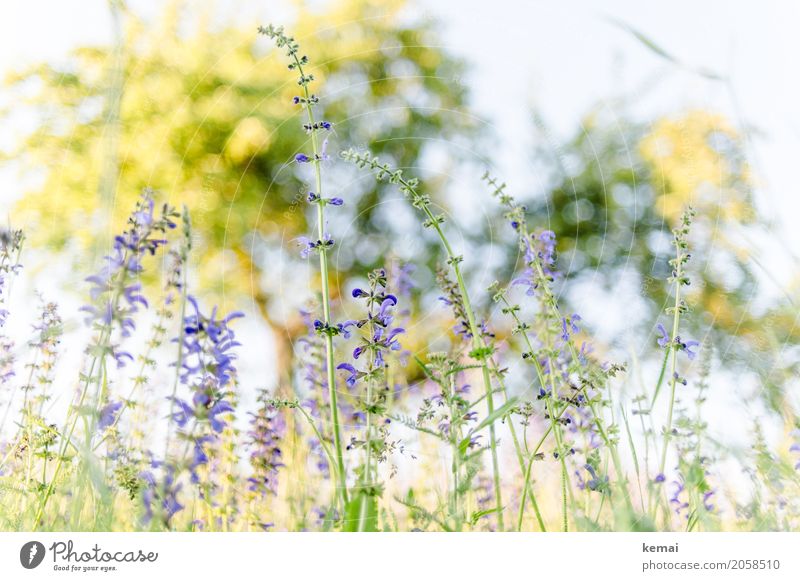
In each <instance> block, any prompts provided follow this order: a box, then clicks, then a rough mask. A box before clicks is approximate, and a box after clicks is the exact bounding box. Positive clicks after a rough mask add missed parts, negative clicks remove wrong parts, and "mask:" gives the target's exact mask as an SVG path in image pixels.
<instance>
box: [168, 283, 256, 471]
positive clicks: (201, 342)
mask: <svg viewBox="0 0 800 581" xmlns="http://www.w3.org/2000/svg"><path fill="white" fill-rule="evenodd" d="M188 300H189V303H190V304H191V306H192V309H193V311H194V312H193V313H192V314H190V315H188V316H187V317H186V318H185V319H184V322H183V335H182V336H183V343H182V349H183V352H184V356H183V359H182V360H183V363H182V370H181V381H182V382H183V383H184V384H188V385H189V387H190V388H191V390H192V398H191V400H190V401H186V400H184V399H180V398H177V397H176V398H174V400H173V404H174V405H173V411H172V419H173V421H174V422H175V424H176V425H177V426H178V427H180V428H184V427H185V426H186V425H187V424H188V423H189V421H190V420H194V428H193V431H192V433H191V434H190V440H191V441H192V443H193V444H194V458H193V461H192V463H191V465H190V468H191V470H192V476H193V479H195V480H196V479H197V473H196V469H197V468H198V467H199V466H201V465H204V464H207V463H208V455H207V454H206V451H205V446H206V445H208V444H210V443H213V442H216V441H217V434H219V433H220V432H222V430H223V429H224V428H225V426H226V425H227V421H228V420H227V417H228V415H229V414H231V413H232V412H233V411H234V406H233V403H232V401H231V392H230V390H229V387H230V384H231V383H232V381H233V380H234V377H235V375H236V367H235V365H234V363H235V360H236V355H235V353H234V350H235V348H236V347H238V346H239V343H238V342H237V341H236V336H235V334H234V332H233V329H231V328H230V326H229V325H230V323H231V321H233V320H235V319H238V318H240V317H243V316H244V315H243V314H242V313H240V312H233V313H230V314H229V315H227V316H224V317H222V318H217V309H216V307H214V308H213V309H212V311H211V314H210V315H208V316H206V315H203V313H202V312H201V310H200V306H199V304H198V302H197V299H195V298H194V297H193V296H189V297H188ZM176 340H177V339H176ZM204 426H207V427H208V428H210V431H209V430H207V429H205V428H204ZM198 430H199V431H200V433H197V431H198Z"/></svg>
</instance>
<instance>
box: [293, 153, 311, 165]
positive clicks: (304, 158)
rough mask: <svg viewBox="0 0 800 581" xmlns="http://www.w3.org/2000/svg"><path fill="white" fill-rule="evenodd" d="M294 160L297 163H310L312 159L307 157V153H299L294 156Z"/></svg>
mask: <svg viewBox="0 0 800 581" xmlns="http://www.w3.org/2000/svg"><path fill="white" fill-rule="evenodd" d="M294 160H295V161H296V162H297V163H309V162H310V161H311V158H310V157H309V156H307V155H306V154H305V153H298V154H297V155H295V156H294Z"/></svg>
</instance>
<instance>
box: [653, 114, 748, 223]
mask: <svg viewBox="0 0 800 581" xmlns="http://www.w3.org/2000/svg"><path fill="white" fill-rule="evenodd" d="M739 142H740V136H739V134H738V132H737V131H736V130H735V129H734V128H733V127H732V126H731V125H730V123H728V121H727V120H726V119H725V117H724V116H722V115H719V114H716V113H711V112H708V111H703V110H692V111H688V112H686V113H685V114H682V115H680V116H678V117H664V118H661V119H659V120H658V121H656V122H655V123H654V124H653V126H652V130H651V131H650V132H649V133H648V134H647V135H645V137H644V138H643V139H642V140H641V142H640V143H639V149H640V152H641V154H642V157H643V159H644V160H645V162H646V163H647V164H648V165H649V167H650V169H651V172H652V174H653V176H654V177H653V187H654V188H655V190H656V194H657V198H656V209H657V210H658V212H659V213H660V214H661V215H662V216H663V217H664V218H666V220H667V221H668V222H669V223H670V224H673V225H674V224H676V223H677V221H678V219H679V217H680V215H681V212H683V210H684V208H685V207H686V206H687V205H691V206H693V207H694V208H695V209H697V210H698V213H699V214H700V215H704V216H708V217H711V218H713V219H720V220H723V221H726V222H745V221H748V220H750V219H751V218H752V208H751V205H750V201H749V190H750V187H751V185H752V184H751V175H750V171H749V168H748V166H747V164H746V162H745V161H744V160H739V159H737V156H736V155H730V154H729V153H730V152H724V151H723V150H722V148H725V147H726V144H732V145H736V146H737V149H738V146H739V145H740V143H739Z"/></svg>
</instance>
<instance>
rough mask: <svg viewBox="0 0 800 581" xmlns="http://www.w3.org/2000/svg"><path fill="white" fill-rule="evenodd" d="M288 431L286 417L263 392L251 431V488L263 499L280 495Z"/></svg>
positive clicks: (252, 415) (253, 418) (252, 421)
mask: <svg viewBox="0 0 800 581" xmlns="http://www.w3.org/2000/svg"><path fill="white" fill-rule="evenodd" d="M285 429H286V424H285V422H284V420H283V416H282V415H281V414H280V413H279V411H278V410H277V409H275V406H274V405H273V404H272V403H271V402H270V401H269V400H268V398H267V396H266V394H265V393H264V392H262V393H261V394H260V395H259V407H258V411H257V412H256V413H250V430H249V431H248V432H247V435H248V442H247V445H248V447H249V448H250V466H251V467H252V469H253V473H252V474H251V475H250V477H249V478H248V479H247V481H248V489H249V490H250V491H251V492H253V493H255V494H256V495H257V496H259V497H264V496H266V495H267V494H273V495H275V494H277V493H278V469H279V468H281V467H282V466H283V452H282V450H281V440H282V438H283V435H284V431H285Z"/></svg>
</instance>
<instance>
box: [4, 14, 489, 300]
mask: <svg viewBox="0 0 800 581" xmlns="http://www.w3.org/2000/svg"><path fill="white" fill-rule="evenodd" d="M190 4H191V3H188V2H181V1H172V2H169V3H168V4H167V6H166V9H165V10H164V11H163V12H162V13H161V14H160V15H159V17H158V18H157V20H156V21H154V22H145V21H143V20H142V19H140V18H139V17H137V15H135V14H133V13H131V12H129V11H128V10H127V9H126V8H125V6H124V5H122V4H118V3H112V5H111V9H112V14H113V21H114V22H115V24H116V26H117V27H118V39H119V42H118V45H117V46H116V47H114V46H112V47H83V48H80V49H78V50H76V51H75V52H74V54H72V55H71V57H70V58H69V59H68V60H67V61H66V62H65V63H60V64H47V63H43V64H40V65H37V66H34V67H32V68H29V69H27V70H24V71H21V72H20V73H18V74H16V75H14V76H12V77H10V78H8V79H7V80H6V83H7V87H8V88H10V89H12V90H18V91H19V93H20V95H21V96H24V102H25V104H26V106H27V107H29V108H31V109H33V110H34V111H35V112H36V116H37V119H38V120H39V124H38V127H37V128H36V130H35V131H32V132H31V133H30V134H29V135H28V136H27V137H26V138H25V139H24V140H22V141H20V142H19V143H18V147H17V148H16V150H15V151H12V152H10V153H9V154H8V155H7V158H10V159H14V160H17V161H22V163H23V168H24V170H25V171H27V172H32V173H33V174H35V175H37V176H38V178H39V179H38V185H37V187H35V188H33V189H31V190H30V191H29V192H27V194H26V195H25V196H24V198H23V199H22V200H21V201H20V202H19V203H18V205H17V208H16V214H17V216H16V217H17V221H18V222H19V223H24V224H26V225H27V226H28V230H29V232H30V238H31V239H32V245H33V246H37V245H41V244H44V245H47V247H48V248H49V249H51V250H54V251H59V250H70V249H72V250H74V251H76V252H75V253H74V255H75V256H76V257H86V256H90V257H93V258H91V259H92V260H95V259H96V258H97V256H98V253H102V252H103V248H104V242H107V236H108V235H110V234H111V233H112V232H114V231H116V230H117V229H118V227H119V222H120V221H121V220H123V219H124V217H125V215H126V214H127V213H128V212H129V209H130V207H131V206H132V204H133V201H134V199H135V197H136V196H137V194H138V193H139V192H140V191H141V189H142V188H143V187H152V188H154V189H156V190H160V191H162V192H163V197H164V198H165V200H166V201H169V202H170V203H173V204H182V203H183V204H187V205H188V207H189V209H190V212H191V215H192V219H193V225H194V233H195V238H196V240H195V248H196V250H195V253H196V254H195V256H196V257H200V259H199V260H198V261H197V262H198V267H199V269H200V274H201V277H200V278H201V281H202V284H203V286H204V287H206V288H207V289H210V290H212V291H216V293H217V294H218V295H219V296H220V297H221V298H225V299H226V300H228V299H231V298H232V299H233V300H235V299H236V297H237V296H239V297H241V294H242V293H244V294H245V295H246V296H248V297H250V296H253V297H255V298H256V299H257V302H258V304H259V306H260V307H261V308H262V309H264V311H263V312H264V313H265V314H268V310H267V303H268V297H267V296H266V294H265V292H264V289H263V288H261V287H262V285H260V284H259V283H258V281H259V280H260V279H261V277H262V274H266V275H269V273H268V272H267V273H264V272H263V270H264V269H265V268H266V267H267V265H266V264H264V261H265V259H259V258H258V255H259V248H260V247H261V242H263V241H265V240H266V241H273V242H277V243H283V244H284V245H286V246H287V247H288V246H289V244H287V243H289V242H290V241H291V240H292V239H293V238H296V237H297V236H299V235H301V234H304V233H305V232H306V231H307V229H308V228H309V224H308V223H307V220H306V212H305V203H304V201H305V200H304V192H305V190H304V188H303V180H302V175H300V174H299V171H298V168H297V166H296V164H292V161H293V158H294V156H295V154H296V153H298V152H301V151H305V150H307V149H308V144H307V142H306V136H305V135H304V132H303V131H302V128H301V124H302V118H301V117H300V113H301V111H300V109H299V108H298V107H296V106H295V105H293V104H292V97H294V95H295V94H296V93H297V87H296V85H295V83H294V75H293V74H292V73H291V72H290V71H288V70H286V66H285V63H284V59H283V58H280V57H281V56H282V55H281V54H280V53H279V52H277V51H275V49H273V47H272V46H271V44H270V43H269V42H266V41H265V39H263V37H260V36H259V35H257V34H256V27H257V25H258V24H261V23H260V22H253V23H251V24H250V25H248V26H239V25H234V24H232V23H230V22H228V23H226V22H222V23H220V22H219V21H218V19H216V18H215V17H214V14H215V5H214V4H213V3H211V4H209V5H206V7H205V8H204V9H203V10H199V11H198V10H196V9H195V10H189V8H190ZM405 8H406V5H405V2H404V1H403V0H392V1H390V2H385V1H383V2H374V1H370V0H346V1H344V2H336V3H331V4H330V5H326V7H325V8H322V9H321V10H318V11H312V10H309V9H307V8H305V7H303V5H302V4H298V6H297V10H298V12H297V14H296V15H294V17H293V18H292V21H293V22H289V23H287V28H288V29H289V30H291V34H293V35H294V36H296V37H297V38H298V40H299V41H300V43H301V45H302V48H303V51H304V53H305V54H308V55H309V57H310V58H311V68H310V72H312V73H313V74H314V76H315V78H316V82H315V85H314V88H313V90H314V91H315V92H316V93H317V94H319V95H320V96H321V98H322V103H321V104H322V107H323V109H324V111H325V117H326V119H329V120H331V121H332V122H334V123H335V133H334V136H333V138H332V145H331V147H330V150H329V153H330V154H331V155H332V156H336V154H337V152H338V149H340V146H349V145H351V144H358V145H361V146H365V147H369V148H370V149H371V150H373V151H375V152H376V153H379V154H388V155H390V156H391V158H392V159H393V160H395V162H396V163H398V164H399V165H401V166H403V167H413V166H415V165H419V160H420V158H421V157H422V156H424V155H426V154H427V153H428V151H429V150H430V149H431V148H433V147H435V146H436V143H437V142H447V141H451V142H461V143H468V142H470V141H471V140H472V139H473V138H474V137H475V136H476V135H477V132H478V128H477V125H476V124H475V122H474V121H473V118H472V117H470V116H469V115H468V114H466V89H465V88H464V87H463V86H462V85H461V84H460V83H459V82H457V80H458V78H459V76H460V75H461V74H462V69H463V65H462V63H461V62H459V61H458V60H457V59H455V58H453V57H452V56H451V55H449V54H447V52H446V51H444V50H443V49H440V48H437V45H438V44H440V43H438V42H437V38H436V36H435V34H434V29H433V27H432V25H431V22H428V21H426V20H424V19H419V18H411V17H409V14H408V12H407V11H406V10H405ZM8 113H9V112H8V111H7V112H6V114H8ZM287 119H288V121H287ZM331 169H332V171H335V169H334V168H333V167H332V168H331ZM306 177H307V176H306ZM328 193H329V194H332V192H328ZM353 194H356V195H353ZM337 195H342V193H337ZM377 195H378V191H377V189H376V188H375V186H374V185H372V184H369V186H368V187H367V182H366V181H365V182H363V183H360V184H359V189H357V190H356V191H354V192H345V193H344V195H343V197H345V198H346V199H347V201H348V207H347V208H346V209H345V211H346V212H347V214H346V215H347V216H348V217H349V218H350V219H354V220H355V222H356V230H357V231H358V232H359V233H360V234H359V235H360V236H363V237H368V239H369V240H370V242H372V243H374V244H377V245H378V246H376V247H374V248H371V252H369V253H366V254H364V255H361V256H354V257H352V259H351V260H349V261H348V260H344V259H342V257H339V258H340V260H338V262H337V265H338V266H340V267H341V266H342V265H345V268H347V269H349V270H352V271H354V272H364V271H366V270H367V269H369V268H372V267H373V266H375V265H376V264H378V263H379V262H380V261H381V260H382V255H383V254H384V252H385V251H386V250H387V247H386V245H388V243H389V237H382V238H379V237H374V236H373V237H370V234H372V233H375V232H377V231H378V230H379V229H381V225H380V224H379V222H380V221H379V220H378V221H376V220H374V219H373V218H374V217H375V216H374V214H375V212H376V211H377V210H376V208H377V205H376V203H375V202H376V200H377ZM109 216H111V217H112V219H111V220H110V221H109ZM92 225H93V226H94V227H92ZM381 245H383V246H381ZM435 248H436V247H435V246H432V247H431V252H430V255H431V256H432V257H433V260H434V261H435V257H436V255H437V252H436V251H435ZM80 259H81V260H86V259H85V258H80ZM253 281H256V283H255V284H254V282H253ZM223 295H224V296H223Z"/></svg>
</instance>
